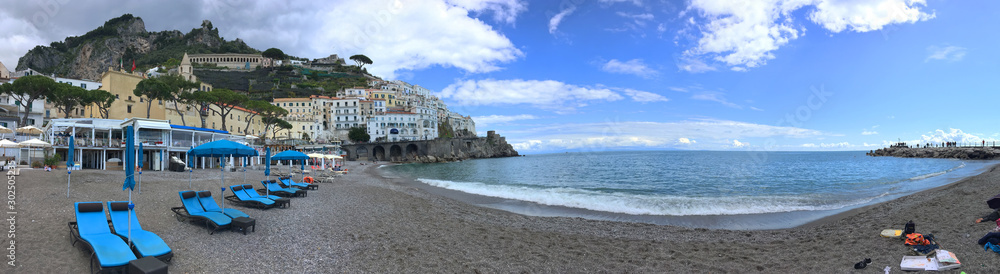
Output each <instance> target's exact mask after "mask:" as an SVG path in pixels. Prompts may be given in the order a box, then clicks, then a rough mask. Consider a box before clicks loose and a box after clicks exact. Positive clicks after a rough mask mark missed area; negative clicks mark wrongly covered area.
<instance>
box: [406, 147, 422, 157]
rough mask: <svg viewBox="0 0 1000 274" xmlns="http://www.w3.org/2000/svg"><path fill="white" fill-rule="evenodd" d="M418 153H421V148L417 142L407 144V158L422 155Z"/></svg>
mask: <svg viewBox="0 0 1000 274" xmlns="http://www.w3.org/2000/svg"><path fill="white" fill-rule="evenodd" d="M418 153H420V149H419V148H418V147H417V145H416V144H409V145H406V158H407V159H416V158H417V156H420V155H419V154H418Z"/></svg>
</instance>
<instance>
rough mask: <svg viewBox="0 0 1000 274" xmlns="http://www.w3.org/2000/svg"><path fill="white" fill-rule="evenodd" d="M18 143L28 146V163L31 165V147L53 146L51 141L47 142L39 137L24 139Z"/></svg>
mask: <svg viewBox="0 0 1000 274" xmlns="http://www.w3.org/2000/svg"><path fill="white" fill-rule="evenodd" d="M18 130H20V129H18ZM17 145H18V146H19V147H26V148H28V165H31V148H33V147H51V146H52V144H49V143H47V142H45V141H42V140H39V139H38V138H32V139H31V140H27V141H24V142H20V143H17Z"/></svg>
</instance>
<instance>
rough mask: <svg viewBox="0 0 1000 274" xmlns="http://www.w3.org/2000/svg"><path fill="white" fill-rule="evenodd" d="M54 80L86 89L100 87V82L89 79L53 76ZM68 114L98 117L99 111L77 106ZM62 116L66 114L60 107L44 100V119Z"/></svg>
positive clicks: (71, 115) (75, 116) (99, 115)
mask: <svg viewBox="0 0 1000 274" xmlns="http://www.w3.org/2000/svg"><path fill="white" fill-rule="evenodd" d="M54 80H55V81H56V82H57V83H63V84H69V85H71V86H75V87H81V88H83V89H86V90H95V89H100V88H101V82H95V81H90V80H81V79H70V78H62V77H55V78H54ZM69 116H70V117H72V118H95V117H96V118H100V117H101V113H100V111H99V110H98V109H96V108H91V107H77V108H75V109H73V110H71V111H70V115H69ZM64 117H66V115H65V114H64V113H63V112H62V110H61V109H56V108H55V106H54V105H52V103H51V102H48V101H46V102H45V119H52V118H64Z"/></svg>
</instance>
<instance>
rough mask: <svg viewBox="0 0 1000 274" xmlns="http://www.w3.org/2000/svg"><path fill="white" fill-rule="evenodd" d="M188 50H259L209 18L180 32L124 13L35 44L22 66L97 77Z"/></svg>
mask: <svg viewBox="0 0 1000 274" xmlns="http://www.w3.org/2000/svg"><path fill="white" fill-rule="evenodd" d="M185 52H187V53H189V54H198V53H227V52H228V53H259V52H260V51H259V50H256V49H254V48H251V47H249V46H247V45H246V44H245V43H243V41H242V40H240V39H236V40H233V41H226V40H225V39H223V38H222V37H219V30H218V29H217V28H214V27H213V26H212V22H209V21H208V20H205V21H202V24H201V28H196V29H192V30H191V31H190V32H188V33H182V32H180V31H177V30H168V31H160V32H149V31H146V27H145V23H143V21H142V18H139V17H134V16H132V15H131V14H125V15H122V16H121V17H118V18H114V19H111V20H108V21H107V22H105V23H104V25H102V26H100V27H98V28H97V29H94V30H92V31H89V32H87V33H86V34H84V35H81V36H72V37H67V38H66V40H65V41H62V42H59V41H57V42H52V43H51V44H49V46H47V47H46V46H36V47H35V48H34V49H31V50H30V51H28V53H26V54H25V55H24V56H22V57H21V58H20V59H19V60H18V65H17V68H16V69H17V70H23V69H28V68H31V69H34V70H36V71H39V72H42V73H45V74H56V75H57V76H63V77H67V78H79V79H94V80H96V79H98V78H99V77H100V75H101V73H102V72H104V71H107V69H108V67H112V66H114V67H117V66H119V62H122V60H123V61H124V63H126V64H125V66H126V67H129V66H131V65H132V60H135V62H136V66H137V67H139V68H147V67H153V66H157V65H160V64H163V63H166V62H167V60H170V59H171V58H174V59H180V56H182V55H184V53H185Z"/></svg>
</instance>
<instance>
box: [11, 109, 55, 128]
mask: <svg viewBox="0 0 1000 274" xmlns="http://www.w3.org/2000/svg"><path fill="white" fill-rule="evenodd" d="M45 118H49V110H47V109H46V110H45ZM4 126H7V125H4Z"/></svg>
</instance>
